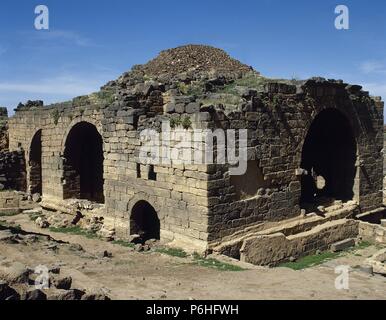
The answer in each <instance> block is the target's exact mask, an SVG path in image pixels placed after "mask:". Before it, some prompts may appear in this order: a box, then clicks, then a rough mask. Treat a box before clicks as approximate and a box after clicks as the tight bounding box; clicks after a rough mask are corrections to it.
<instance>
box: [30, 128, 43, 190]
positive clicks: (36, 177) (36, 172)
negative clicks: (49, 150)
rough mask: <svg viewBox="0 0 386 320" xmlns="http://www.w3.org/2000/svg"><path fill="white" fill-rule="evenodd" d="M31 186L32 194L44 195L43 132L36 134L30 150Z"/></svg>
mask: <svg viewBox="0 0 386 320" xmlns="http://www.w3.org/2000/svg"><path fill="white" fill-rule="evenodd" d="M28 165H29V184H28V191H29V192H30V193H31V194H34V193H39V194H40V195H41V194H42V130H39V131H37V132H36V133H35V135H34V136H33V138H32V141H31V146H30V150H29V162H28Z"/></svg>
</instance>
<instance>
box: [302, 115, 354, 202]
mask: <svg viewBox="0 0 386 320" xmlns="http://www.w3.org/2000/svg"><path fill="white" fill-rule="evenodd" d="M356 154H357V147H356V141H355V137H354V134H353V130H352V127H351V125H350V123H349V121H348V119H347V118H346V116H345V115H344V114H343V113H342V112H340V111H339V110H336V109H326V110H323V111H322V112H320V113H319V114H318V115H317V116H316V117H315V119H314V121H313V122H312V124H311V126H310V128H309V130H308V134H307V137H306V139H305V141H304V145H303V151H302V162H301V168H302V169H305V170H306V171H307V174H305V175H303V176H302V179H301V185H302V193H301V203H311V204H312V203H318V202H321V201H328V200H343V201H347V200H351V199H353V196H354V192H353V187H354V180H355V175H356V166H355V162H356Z"/></svg>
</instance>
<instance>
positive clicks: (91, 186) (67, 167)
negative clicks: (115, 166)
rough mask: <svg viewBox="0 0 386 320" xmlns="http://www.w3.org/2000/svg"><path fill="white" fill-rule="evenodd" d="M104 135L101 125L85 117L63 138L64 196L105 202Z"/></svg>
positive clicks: (74, 122) (73, 123) (74, 123)
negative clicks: (99, 127) (99, 126)
mask: <svg viewBox="0 0 386 320" xmlns="http://www.w3.org/2000/svg"><path fill="white" fill-rule="evenodd" d="M103 150H104V147H103V138H102V135H101V132H100V129H99V130H98V125H97V124H96V123H93V122H92V121H89V119H87V120H84V119H83V118H79V119H76V120H75V121H73V122H72V125H71V126H70V127H69V128H68V129H67V131H66V134H65V136H64V139H63V142H62V155H63V162H64V163H63V198H64V199H67V198H81V199H88V200H91V201H95V202H99V203H104V187H103V186H104V174H103V172H104V164H103V163H104V154H103Z"/></svg>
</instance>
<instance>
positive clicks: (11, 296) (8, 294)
mask: <svg viewBox="0 0 386 320" xmlns="http://www.w3.org/2000/svg"><path fill="white" fill-rule="evenodd" d="M19 299H20V295H19V294H18V293H17V291H16V290H15V289H13V288H11V287H10V286H9V285H8V283H7V282H5V281H0V300H19Z"/></svg>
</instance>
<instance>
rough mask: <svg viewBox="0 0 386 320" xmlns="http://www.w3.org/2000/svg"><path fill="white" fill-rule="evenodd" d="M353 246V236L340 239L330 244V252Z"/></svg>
mask: <svg viewBox="0 0 386 320" xmlns="http://www.w3.org/2000/svg"><path fill="white" fill-rule="evenodd" d="M353 246H355V239H353V238H349V239H344V240H342V241H339V242H335V243H333V244H332V245H331V251H332V252H337V251H342V250H344V249H347V248H350V247H353Z"/></svg>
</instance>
